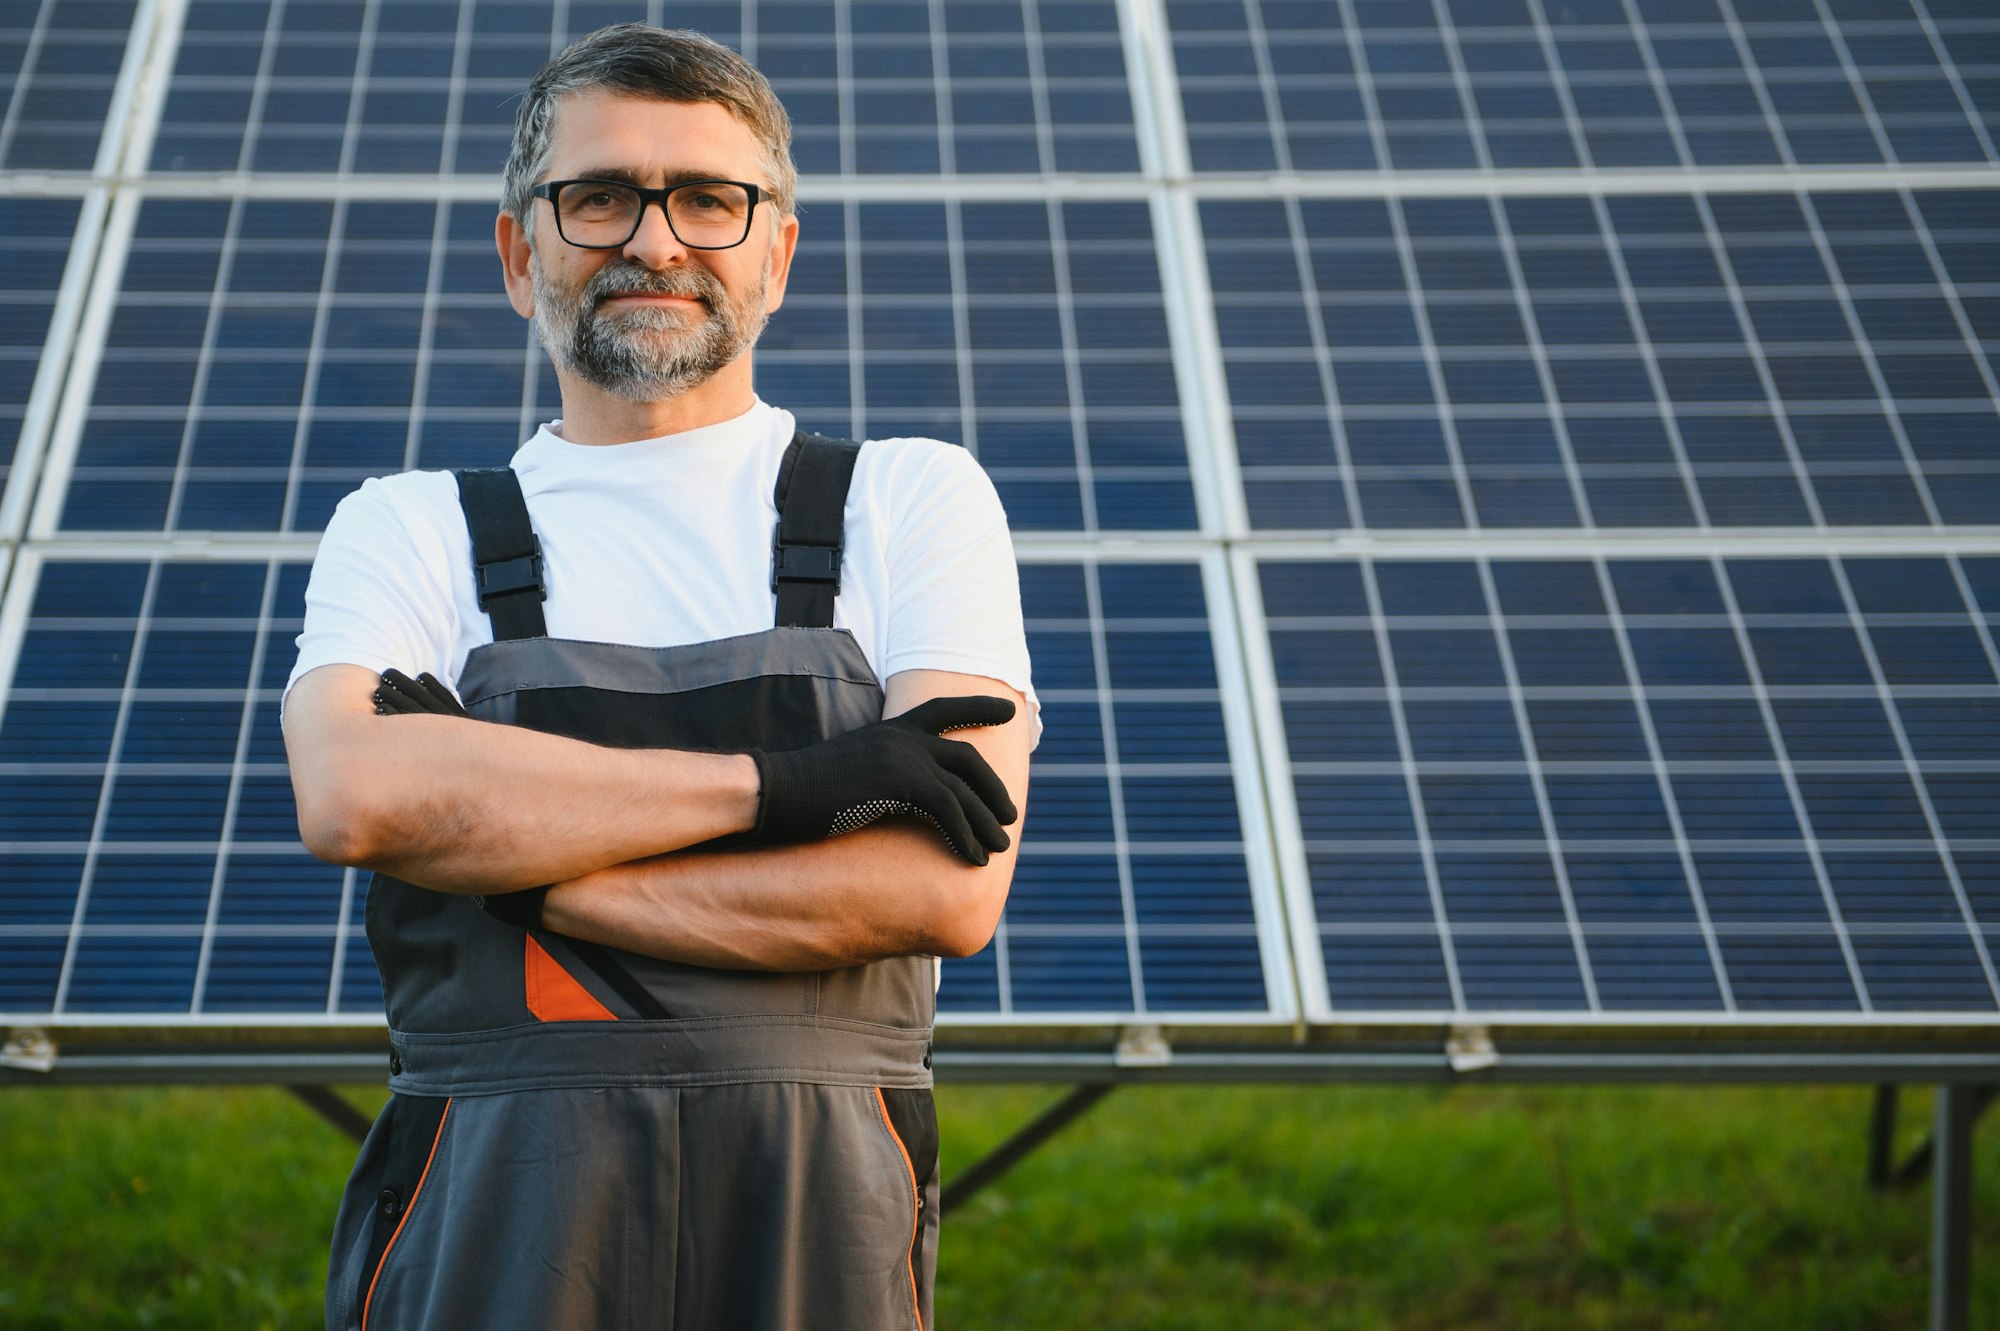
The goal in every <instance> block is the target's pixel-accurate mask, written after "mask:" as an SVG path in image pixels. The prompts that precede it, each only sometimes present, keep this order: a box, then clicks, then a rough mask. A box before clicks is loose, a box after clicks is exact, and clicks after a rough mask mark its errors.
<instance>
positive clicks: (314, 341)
mask: <svg viewBox="0 0 2000 1331" xmlns="http://www.w3.org/2000/svg"><path fill="white" fill-rule="evenodd" d="M364 21H365V20H364ZM438 211H439V212H440V214H441V213H442V212H443V211H444V210H443V209H439V210H438ZM346 224H347V203H346V201H345V200H336V201H335V202H334V205H333V214H332V218H331V223H330V227H329V231H328V235H329V236H340V235H342V234H344V232H345V230H346ZM340 254H341V247H340V246H339V245H337V244H328V245H327V247H326V257H325V258H324V259H323V260H321V263H320V281H319V291H318V293H317V297H316V299H315V300H314V302H313V316H312V331H311V333H309V334H308V335H307V341H306V355H305V374H304V382H303V386H302V388H301V389H300V402H301V404H302V405H301V409H300V411H299V414H298V420H297V421H296V422H295V423H294V424H293V426H292V442H291V449H290V451H289V455H288V456H287V459H286V465H285V495H284V499H283V501H282V505H281V507H280V509H279V518H278V528H279V530H280V531H290V530H291V527H292V521H293V519H294V517H295V516H296V515H297V513H298V504H299V491H300V482H301V478H302V474H303V470H304V467H305V462H306V440H307V438H308V436H309V435H310V432H311V428H312V421H313V412H312V410H311V408H310V407H309V406H306V405H304V404H308V403H311V402H312V401H314V399H315V398H316V397H317V395H318V391H319V384H320V370H321V366H322V364H323V363H324V361H325V357H326V349H327V348H326V340H327V329H328V326H329V324H330V323H331V321H332V315H333V294H334V291H335V289H336V287H337V286H338V283H339V271H340V268H339V264H340ZM223 268H224V265H222V264H220V263H218V264H217V270H218V272H220V271H222V270H223ZM434 268H435V265H434ZM424 313H425V318H424V328H425V329H426V330H428V329H429V327H430V325H431V322H432V319H431V316H432V315H433V314H434V313H435V311H434V310H433V309H426V310H425V312H424ZM219 322H220V321H219V320H218V319H217V318H216V317H215V316H214V315H211V316H210V323H211V325H215V324H218V323H219ZM417 354H418V356H419V358H420V359H421V357H422V356H423V347H422V345H421V343H420V344H419V347H418V353H417ZM190 405H192V404H190ZM421 410H422V404H421V403H420V402H419V403H415V404H413V410H412V416H413V417H415V416H416V415H417V414H418V413H420V412H421ZM190 415H192V413H190Z"/></svg>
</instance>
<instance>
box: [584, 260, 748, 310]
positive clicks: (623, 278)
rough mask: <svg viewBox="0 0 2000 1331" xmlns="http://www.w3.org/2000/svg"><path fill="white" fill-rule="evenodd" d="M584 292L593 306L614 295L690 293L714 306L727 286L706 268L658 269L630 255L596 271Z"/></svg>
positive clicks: (592, 307)
mask: <svg viewBox="0 0 2000 1331" xmlns="http://www.w3.org/2000/svg"><path fill="white" fill-rule="evenodd" d="M583 296H584V299H585V300H586V301H587V302H588V303H589V306H590V308H591V309H596V308H597V307H598V306H599V305H602V304H603V303H604V302H605V301H607V300H610V299H611V298H612V297H614V296H686V297H689V298H692V299H695V300H699V301H701V302H703V303H704V304H706V305H709V306H711V307H713V306H714V304H715V302H716V301H718V300H720V299H721V298H722V296H723V290H722V283H721V282H720V281H718V280H717V279H716V277H715V275H714V274H713V273H711V272H708V271H707V270H706V269H699V268H659V269H655V268H648V267H646V266H645V265H644V264H640V263H634V262H633V261H632V260H630V259H627V260H624V261H622V262H619V263H614V264H611V265H609V266H608V267H605V268H600V269H598V270H597V272H596V273H594V274H592V276H591V278H590V281H588V282H587V283H585V284H584V288H583Z"/></svg>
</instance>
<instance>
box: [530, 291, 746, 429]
mask: <svg viewBox="0 0 2000 1331" xmlns="http://www.w3.org/2000/svg"><path fill="white" fill-rule="evenodd" d="M528 273H529V277H530V280H531V281H532V282H533V285H534V294H535V319H534V326H535V336H536V337H538V338H539V339H541V343H542V346H543V347H544V348H546V349H547V350H548V353H549V355H550V356H551V357H552V358H554V360H555V362H556V364H558V365H560V366H562V367H563V368H564V369H565V370H568V371H569V372H570V373H571V374H574V375H576V376H577V377H579V378H581V379H583V380H585V381H587V382H589V383H592V384H595V385H596V386H597V387H599V388H601V389H603V390H604V391H605V392H607V393H612V394H615V395H616V396H618V397H622V398H626V399H628V400H629V401H633V402H664V401H666V400H667V399H669V398H675V397H679V396H680V395H681V394H682V393H685V392H687V391H688V390H689V389H691V388H696V387H698V386H700V385H701V384H704V383H707V382H708V381H709V379H711V378H713V377H714V375H715V373H716V372H717V371H718V370H720V369H722V367H723V366H725V365H728V364H729V363H730V362H731V361H734V360H735V359H736V358H737V357H738V356H741V355H742V354H743V353H744V352H746V351H748V350H749V349H750V348H751V347H752V346H753V345H755V343H756V341H757V337H758V335H759V334H760V333H762V332H763V331H764V324H765V322H766V321H767V320H768V319H769V318H770V314H769V312H768V311H767V310H766V309H765V307H764V303H765V291H766V288H767V285H768V283H769V280H770V274H769V271H768V269H767V271H766V272H765V273H764V275H763V276H762V277H760V278H759V279H758V281H757V285H756V286H755V288H754V289H752V290H751V291H749V292H746V293H745V299H744V301H743V303H742V305H740V306H738V305H735V304H734V303H733V302H731V301H730V299H729V293H728V292H727V291H725V290H724V289H723V286H722V283H721V282H720V281H718V280H717V279H716V277H715V275H714V274H713V273H711V272H709V271H708V270H707V269H705V268H698V267H693V266H689V267H684V268H670V269H660V270H654V269H651V268H647V267H645V266H644V265H642V264H637V263H633V262H632V261H630V260H622V261H620V262H618V263H614V264H611V265H609V266H607V267H604V268H600V269H599V270H598V271H597V272H596V273H595V274H593V275H592V277H591V279H590V280H589V281H588V282H586V283H584V285H583V289H582V290H581V291H579V292H575V293H568V292H564V291H562V290H560V289H559V288H557V286H556V285H555V284H554V283H553V282H551V281H550V280H549V278H548V275H547V274H546V273H545V272H544V271H543V269H542V263H541V259H540V257H539V256H536V255H531V256H530V257H529V260H528ZM633 292H645V293H648V294H651V295H662V296H694V297H697V298H699V299H700V300H702V301H703V302H704V303H705V306H706V309H705V310H703V311H699V312H697V311H689V310H672V309H660V308H657V307H650V308H649V307H641V308H638V309H631V310H625V311H623V312H620V313H617V314H614V315H612V316H610V317H608V318H607V317H605V316H603V315H600V314H599V313H598V312H597V307H598V304H599V302H600V301H602V300H604V299H605V298H606V297H609V296H615V295H626V294H630V293H633Z"/></svg>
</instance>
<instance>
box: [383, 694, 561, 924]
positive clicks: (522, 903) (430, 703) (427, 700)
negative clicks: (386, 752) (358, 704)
mask: <svg viewBox="0 0 2000 1331" xmlns="http://www.w3.org/2000/svg"><path fill="white" fill-rule="evenodd" d="M375 712H376V714H377V715H378V716H414V715H417V714H419V713H426V712H428V713H431V714H434V715H437V716H467V715H469V713H468V712H467V711H466V710H465V708H464V707H463V706H462V705H461V704H460V703H459V701H458V698H457V697H456V696H455V695H454V694H453V693H452V691H451V690H450V689H448V688H446V687H445V686H444V684H443V683H442V682H441V681H440V680H439V679H438V677H437V676H436V675H433V674H431V673H430V672H429V671H425V672H424V673H423V674H421V675H418V676H417V677H416V678H415V679H411V678H410V677H409V676H408V675H406V674H404V673H403V672H402V671H400V670H385V671H383V672H382V682H381V683H380V684H377V685H376V686H375ZM548 894H549V889H548V888H546V887H530V888H525V889H523V890H522V891H519V892H496V893H494V894H493V895H492V896H490V897H474V898H473V901H474V902H476V903H478V906H479V909H481V910H483V911H485V912H486V913H487V914H488V915H491V916H492V917H493V918H494V919H496V920H505V921H506V922H507V923H508V924H513V925H518V926H520V927H521V928H523V929H533V928H535V927H537V926H538V925H540V924H541V922H542V901H543V899H544V898H546V897H547V896H548Z"/></svg>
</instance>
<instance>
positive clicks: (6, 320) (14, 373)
mask: <svg viewBox="0 0 2000 1331" xmlns="http://www.w3.org/2000/svg"><path fill="white" fill-rule="evenodd" d="M78 212H79V205H78V203H77V201H76V200H74V199H34V198H0V234H4V235H5V236H6V237H7V239H8V244H7V246H6V249H5V252H4V253H0V492H4V491H5V490H6V489H7V482H8V481H9V480H10V479H12V477H13V474H14V457H15V453H16V451H17V449H18V446H19V442H20V438H21V432H22V427H23V422H24V419H25V417H26V415H27V409H28V401H29V398H30V397H31V396H32V394H33V393H34V389H35V383H36V380H37V378H38V377H40V376H41V375H42V373H43V370H42V361H43V351H44V348H45V347H46V345H47V342H48V337H49V332H50V327H51V321H52V319H53V316H54V314H55V309H56V303H57V295H58V292H59V290H60V287H61V282H62V277H63V260H64V257H65V256H66V255H67V254H68V253H69V250H70V245H71V241H72V239H73V238H74V235H75V231H76V224H77V215H78Z"/></svg>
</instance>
